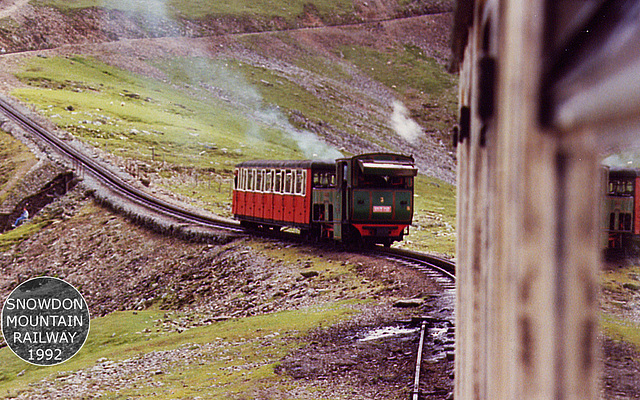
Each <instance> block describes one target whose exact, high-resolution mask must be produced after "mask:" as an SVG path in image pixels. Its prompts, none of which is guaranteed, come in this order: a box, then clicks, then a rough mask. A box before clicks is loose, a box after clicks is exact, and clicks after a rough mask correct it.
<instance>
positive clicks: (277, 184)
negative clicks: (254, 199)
mask: <svg viewBox="0 0 640 400" xmlns="http://www.w3.org/2000/svg"><path fill="white" fill-rule="evenodd" d="M274 183H275V187H274V188H273V191H274V192H276V193H282V171H276V176H275V179H274Z"/></svg>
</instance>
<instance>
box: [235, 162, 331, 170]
mask: <svg viewBox="0 0 640 400" xmlns="http://www.w3.org/2000/svg"><path fill="white" fill-rule="evenodd" d="M335 167H336V162H335V161H332V160H251V161H245V162H241V163H240V164H237V165H236V168H267V169H269V168H280V169H294V168H304V169H314V170H315V169H335Z"/></svg>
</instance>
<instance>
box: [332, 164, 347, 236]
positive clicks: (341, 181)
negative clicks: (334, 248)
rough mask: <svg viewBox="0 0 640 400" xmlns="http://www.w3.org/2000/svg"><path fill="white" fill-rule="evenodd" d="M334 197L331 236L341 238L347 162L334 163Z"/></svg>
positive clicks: (345, 218)
mask: <svg viewBox="0 0 640 400" xmlns="http://www.w3.org/2000/svg"><path fill="white" fill-rule="evenodd" d="M336 186H337V188H336V197H335V201H334V207H333V221H334V222H333V237H334V239H336V240H342V234H343V232H342V227H343V224H346V222H347V215H346V214H347V213H346V210H347V208H346V204H347V162H346V161H338V162H337V163H336Z"/></svg>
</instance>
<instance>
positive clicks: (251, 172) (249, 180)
mask: <svg viewBox="0 0 640 400" xmlns="http://www.w3.org/2000/svg"><path fill="white" fill-rule="evenodd" d="M253 177H254V170H252V169H250V170H248V173H247V190H253V184H254V180H253Z"/></svg>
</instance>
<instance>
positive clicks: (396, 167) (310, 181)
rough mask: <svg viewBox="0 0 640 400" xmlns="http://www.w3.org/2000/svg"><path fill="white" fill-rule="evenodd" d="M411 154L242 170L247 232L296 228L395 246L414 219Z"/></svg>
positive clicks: (265, 163) (239, 181)
mask: <svg viewBox="0 0 640 400" xmlns="http://www.w3.org/2000/svg"><path fill="white" fill-rule="evenodd" d="M417 172H418V171H417V169H416V167H415V165H414V159H413V157H411V156H405V155H399V154H391V153H370V154H362V155H357V156H354V157H350V158H341V159H337V160H335V161H318V160H306V161H273V160H260V161H246V162H243V163H240V164H238V165H236V168H235V170H234V188H233V203H232V209H233V215H234V217H235V218H236V219H237V220H239V221H240V223H241V224H242V225H243V226H247V227H252V228H263V229H281V228H283V227H292V228H297V229H299V230H300V233H301V234H302V235H304V236H307V237H309V238H312V239H317V240H320V239H332V240H336V241H340V242H343V243H348V244H352V243H353V244H358V245H372V244H383V245H385V246H390V245H391V244H392V243H393V242H395V241H400V240H402V239H403V237H404V235H405V234H407V233H408V230H409V226H410V225H411V221H412V218H413V179H414V177H415V176H416V175H417Z"/></svg>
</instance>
